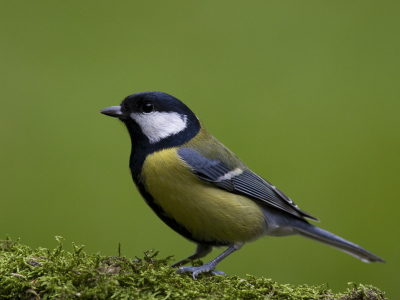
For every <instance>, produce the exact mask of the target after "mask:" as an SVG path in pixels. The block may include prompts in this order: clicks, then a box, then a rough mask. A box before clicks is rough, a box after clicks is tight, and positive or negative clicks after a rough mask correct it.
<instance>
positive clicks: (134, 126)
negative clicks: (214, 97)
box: [100, 92, 200, 154]
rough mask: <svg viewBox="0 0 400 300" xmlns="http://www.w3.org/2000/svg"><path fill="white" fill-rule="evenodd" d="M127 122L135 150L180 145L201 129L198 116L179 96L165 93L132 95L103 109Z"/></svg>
mask: <svg viewBox="0 0 400 300" xmlns="http://www.w3.org/2000/svg"><path fill="white" fill-rule="evenodd" d="M100 112H101V113H103V114H105V115H108V116H111V117H117V118H119V119H120V120H121V121H122V122H124V123H125V125H126V127H127V128H128V131H129V134H130V136H131V140H132V151H134V148H136V147H140V148H141V149H146V151H145V152H146V153H147V154H149V153H151V152H154V151H157V150H161V149H164V148H169V147H173V146H180V145H182V144H184V143H186V142H188V141H189V140H190V139H192V138H193V137H194V136H195V135H196V134H197V133H198V132H199V130H200V123H199V120H198V119H197V117H196V115H195V114H194V113H193V112H192V111H191V110H190V109H189V108H188V107H187V106H186V105H185V104H183V103H182V102H181V101H179V100H178V99H176V98H175V97H173V96H171V95H168V94H166V93H161V92H143V93H137V94H133V95H130V96H128V97H126V98H125V99H124V101H122V103H121V105H120V106H112V107H108V108H105V109H103V110H101V111H100Z"/></svg>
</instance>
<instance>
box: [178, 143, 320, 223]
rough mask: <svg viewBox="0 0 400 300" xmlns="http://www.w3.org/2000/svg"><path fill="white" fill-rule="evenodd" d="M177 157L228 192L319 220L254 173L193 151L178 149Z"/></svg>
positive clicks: (198, 173) (202, 177) (203, 178)
mask: <svg viewBox="0 0 400 300" xmlns="http://www.w3.org/2000/svg"><path fill="white" fill-rule="evenodd" d="M178 155H179V156H180V157H181V158H182V159H183V160H184V161H185V163H186V164H188V165H189V166H190V167H191V168H192V169H193V173H194V174H195V175H196V176H197V177H198V178H199V179H201V180H203V181H207V182H209V183H211V184H213V185H215V186H216V187H218V188H221V189H224V190H226V191H228V192H231V193H235V194H239V195H244V196H248V197H251V198H252V199H254V200H257V201H261V202H262V203H264V204H267V205H269V206H272V207H275V208H278V209H281V210H283V211H286V212H288V213H290V214H292V215H295V216H297V217H300V218H303V217H306V218H309V219H313V220H316V221H319V220H318V219H317V218H315V217H313V216H312V215H310V214H308V213H306V212H305V211H302V210H301V209H299V208H298V207H297V205H296V204H295V203H294V202H293V201H292V200H290V199H289V198H288V197H287V196H286V195H285V194H284V193H282V192H281V191H280V190H278V189H277V188H276V187H275V186H273V185H272V184H270V183H269V182H268V181H266V180H264V179H263V178H261V177H260V176H258V175H257V174H255V173H254V172H252V171H251V170H248V169H244V168H240V167H237V168H229V167H228V166H227V165H225V164H224V163H223V162H221V161H220V160H211V159H208V158H206V157H204V156H202V155H200V154H199V153H197V152H196V151H194V150H192V149H190V148H181V149H179V150H178Z"/></svg>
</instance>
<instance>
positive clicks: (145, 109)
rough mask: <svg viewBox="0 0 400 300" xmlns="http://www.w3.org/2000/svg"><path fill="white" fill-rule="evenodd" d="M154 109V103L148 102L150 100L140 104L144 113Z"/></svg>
mask: <svg viewBox="0 0 400 300" xmlns="http://www.w3.org/2000/svg"><path fill="white" fill-rule="evenodd" d="M153 110H154V105H153V103H150V102H146V103H143V104H142V111H143V112H144V113H147V114H148V113H151V112H152V111H153Z"/></svg>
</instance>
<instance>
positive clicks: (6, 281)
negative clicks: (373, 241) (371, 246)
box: [0, 236, 386, 300]
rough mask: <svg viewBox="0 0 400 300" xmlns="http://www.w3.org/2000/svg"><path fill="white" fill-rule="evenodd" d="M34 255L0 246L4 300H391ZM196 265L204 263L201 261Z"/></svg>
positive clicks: (146, 260) (114, 260)
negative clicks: (196, 277) (138, 299)
mask: <svg viewBox="0 0 400 300" xmlns="http://www.w3.org/2000/svg"><path fill="white" fill-rule="evenodd" d="M56 240H57V241H58V246H57V247H56V248H55V249H53V250H49V249H45V248H38V249H35V250H33V249H31V248H29V247H27V246H25V245H22V244H20V243H19V241H18V240H17V241H13V240H11V239H10V238H9V237H8V236H7V237H6V239H5V240H0V299H32V300H33V299H133V298H135V299H137V298H141V299H293V300H294V299H341V300H345V299H357V300H362V299H386V298H385V297H384V294H385V293H384V292H381V291H380V290H379V289H377V288H375V287H372V286H364V285H361V284H360V285H356V284H355V283H349V285H350V287H349V288H348V290H347V291H346V292H344V293H341V294H333V293H332V291H331V290H329V289H328V288H327V286H325V285H321V286H307V285H300V286H293V285H290V284H280V283H276V282H274V281H272V280H271V279H267V278H256V277H254V276H251V275H248V278H246V279H243V278H239V277H238V276H232V277H223V276H211V275H209V274H201V275H199V276H198V279H197V280H196V281H194V280H193V279H192V278H191V277H190V276H188V275H177V274H175V269H172V268H170V266H169V265H170V261H171V260H172V257H167V258H164V259H160V258H156V257H157V254H158V252H153V251H147V252H145V253H144V257H143V258H142V259H140V258H136V259H135V260H133V261H132V260H130V259H128V258H126V257H121V256H120V257H106V256H102V255H100V254H87V253H85V252H84V251H83V246H76V245H75V244H74V243H72V245H73V252H72V253H71V252H66V251H65V250H64V249H63V244H62V240H63V238H61V237H56ZM195 263H197V264H198V263H201V262H200V261H197V262H195Z"/></svg>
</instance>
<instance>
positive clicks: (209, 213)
mask: <svg viewBox="0 0 400 300" xmlns="http://www.w3.org/2000/svg"><path fill="white" fill-rule="evenodd" d="M142 177H143V178H142V181H143V184H144V185H145V188H146V190H147V191H148V192H149V193H150V194H151V195H152V196H153V198H154V201H155V203H156V204H158V205H159V206H161V207H162V209H163V210H164V212H165V213H166V214H167V215H168V216H169V217H170V218H173V219H175V220H176V221H177V222H178V223H179V224H181V225H183V226H184V227H185V228H186V229H187V230H189V232H191V233H192V234H193V235H194V236H195V237H196V238H198V239H202V240H207V241H214V240H217V241H224V242H230V243H238V242H249V241H252V240H255V239H256V238H258V237H260V236H261V235H263V232H264V230H265V220H264V215H263V213H262V211H261V209H260V207H259V206H258V205H257V204H256V203H255V202H254V201H252V200H251V199H249V198H246V197H243V196H239V195H235V194H232V193H229V192H226V191H224V190H221V189H218V188H216V187H214V186H213V185H211V184H209V183H206V182H203V181H201V180H199V179H198V178H197V177H196V176H195V175H194V174H193V173H191V172H190V170H189V169H188V167H187V166H186V165H185V163H184V162H183V161H182V160H181V158H180V157H179V156H178V154H177V149H176V148H171V149H167V150H162V151H159V152H155V153H153V154H151V155H149V156H148V157H147V158H146V160H145V162H144V165H143V170H142Z"/></svg>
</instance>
